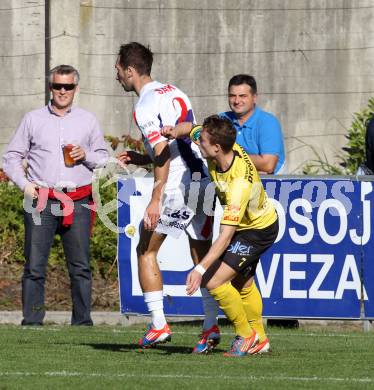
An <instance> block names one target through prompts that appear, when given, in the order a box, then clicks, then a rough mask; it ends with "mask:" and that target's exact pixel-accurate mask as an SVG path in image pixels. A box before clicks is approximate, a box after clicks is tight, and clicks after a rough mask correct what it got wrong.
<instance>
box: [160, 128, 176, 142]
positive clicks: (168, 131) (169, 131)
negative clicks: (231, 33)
mask: <svg viewBox="0 0 374 390" xmlns="http://www.w3.org/2000/svg"><path fill="white" fill-rule="evenodd" d="M161 134H162V135H163V136H164V137H165V138H168V139H175V138H177V133H176V131H175V127H173V126H164V127H163V128H162V129H161Z"/></svg>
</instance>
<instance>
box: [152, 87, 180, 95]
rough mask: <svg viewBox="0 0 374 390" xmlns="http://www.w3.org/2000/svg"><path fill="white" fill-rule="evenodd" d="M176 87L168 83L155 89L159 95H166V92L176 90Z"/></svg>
mask: <svg viewBox="0 0 374 390" xmlns="http://www.w3.org/2000/svg"><path fill="white" fill-rule="evenodd" d="M175 89H176V88H175V87H173V86H172V85H170V84H168V85H165V86H164V87H161V88H157V89H155V91H156V92H157V93H158V94H159V95H164V94H165V93H168V92H172V91H175Z"/></svg>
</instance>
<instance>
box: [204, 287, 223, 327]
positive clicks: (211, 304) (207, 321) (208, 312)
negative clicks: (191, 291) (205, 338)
mask: <svg viewBox="0 0 374 390" xmlns="http://www.w3.org/2000/svg"><path fill="white" fill-rule="evenodd" d="M200 291H201V295H202V298H203V307H204V314H205V318H204V324H203V329H204V330H207V329H209V328H211V327H212V326H213V325H217V316H218V310H219V306H218V303H217V302H216V300H215V299H214V298H213V297H212V296H211V295H210V293H209V291H208V290H207V289H206V288H200Z"/></svg>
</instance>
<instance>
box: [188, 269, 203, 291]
mask: <svg viewBox="0 0 374 390" xmlns="http://www.w3.org/2000/svg"><path fill="white" fill-rule="evenodd" d="M202 278H203V277H202V276H201V275H200V273H199V272H197V271H195V270H192V271H191V272H190V273H189V274H188V276H187V280H186V291H187V295H193V294H194V293H195V292H196V291H197V290H198V288H199V287H200V285H201V280H202Z"/></svg>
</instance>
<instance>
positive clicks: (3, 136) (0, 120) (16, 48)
mask: <svg viewBox="0 0 374 390" xmlns="http://www.w3.org/2000/svg"><path fill="white" fill-rule="evenodd" d="M0 68H1V72H0V155H2V152H3V150H4V148H5V147H6V144H7V143H8V141H9V138H10V137H11V135H12V133H13V131H14V129H15V127H16V126H17V124H18V122H19V121H20V120H21V118H22V116H23V114H24V113H25V112H26V111H29V110H31V109H33V108H36V107H39V106H41V105H43V103H44V1H21V0H2V1H1V2H0Z"/></svg>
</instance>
